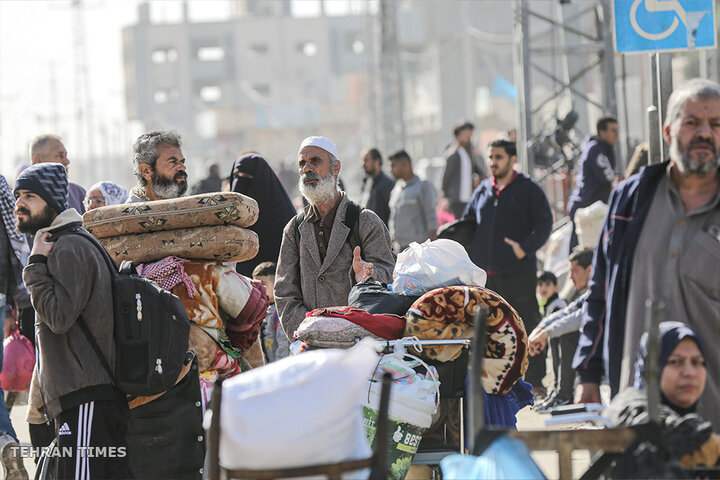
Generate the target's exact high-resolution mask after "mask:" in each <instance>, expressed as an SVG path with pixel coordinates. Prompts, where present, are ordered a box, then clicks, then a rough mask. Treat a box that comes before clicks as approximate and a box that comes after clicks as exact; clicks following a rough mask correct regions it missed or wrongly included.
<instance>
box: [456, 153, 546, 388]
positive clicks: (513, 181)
mask: <svg viewBox="0 0 720 480" xmlns="http://www.w3.org/2000/svg"><path fill="white" fill-rule="evenodd" d="M516 161H517V150H516V147H515V142H510V141H507V140H495V141H494V142H492V143H491V144H490V152H489V155H488V165H489V166H490V172H491V173H492V177H490V178H488V179H485V180H483V181H482V182H481V183H480V185H479V186H478V187H477V188H476V189H475V192H473V196H472V199H471V200H470V203H469V204H468V205H467V207H466V208H465V212H464V214H463V217H471V216H473V215H474V216H475V220H476V221H477V230H476V231H475V238H474V239H473V242H472V245H471V247H470V258H471V259H472V261H473V262H475V264H476V265H478V266H479V267H481V268H483V269H485V271H486V272H487V274H488V280H487V287H488V288H489V289H491V290H493V291H495V292H497V293H499V294H500V295H501V296H502V297H503V298H505V300H507V301H508V302H509V303H510V305H512V306H513V307H514V308H515V310H517V312H518V313H519V314H520V317H521V318H522V319H523V322H524V323H525V329H526V330H527V331H528V332H531V331H532V330H533V329H534V328H535V327H536V326H537V324H538V323H539V322H540V310H539V307H538V303H537V299H536V298H535V287H536V284H537V279H536V275H537V259H536V257H535V252H536V251H537V250H538V249H539V248H540V247H542V246H543V244H544V243H545V242H546V241H547V239H548V237H549V236H550V232H551V231H552V223H553V218H552V212H551V210H550V204H549V203H548V200H547V197H546V196H545V193H544V192H543V191H542V189H541V188H540V186H539V185H538V184H537V183H535V181H533V180H532V179H531V178H529V177H528V176H526V175H524V174H522V173H519V172H517V171H516V170H515V168H514V166H515V162H516ZM544 376H545V355H537V356H535V357H533V358H532V359H530V365H529V367H528V371H527V373H526V374H525V380H526V381H528V382H529V383H531V384H532V385H533V391H534V393H536V394H537V395H538V396H539V397H543V396H544V387H543V385H542V379H543V377H544Z"/></svg>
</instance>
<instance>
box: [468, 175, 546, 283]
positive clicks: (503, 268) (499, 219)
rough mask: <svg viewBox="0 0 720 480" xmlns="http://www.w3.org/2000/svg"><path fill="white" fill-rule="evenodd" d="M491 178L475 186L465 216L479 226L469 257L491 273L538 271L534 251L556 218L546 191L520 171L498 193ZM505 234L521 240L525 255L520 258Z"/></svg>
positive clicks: (519, 241) (541, 244)
mask: <svg viewBox="0 0 720 480" xmlns="http://www.w3.org/2000/svg"><path fill="white" fill-rule="evenodd" d="M492 180H493V179H492V178H488V179H485V180H483V181H482V183H480V185H479V186H478V188H476V189H475V192H474V193H473V196H472V199H471V200H470V203H468V205H467V207H465V212H464V213H463V218H465V217H472V216H474V217H475V220H476V222H477V229H476V230H475V238H474V240H473V243H472V246H471V248H470V259H471V260H472V261H473V262H474V263H475V264H476V265H477V266H479V267H480V268H484V269H485V270H488V271H490V272H491V273H493V272H494V273H499V274H504V273H527V272H535V271H536V270H537V260H536V257H535V252H536V251H537V250H538V249H539V248H540V247H542V246H543V244H545V242H546V241H547V239H548V237H550V232H551V231H552V224H553V217H552V211H551V210H550V204H549V203H548V200H547V197H546V196H545V193H544V192H543V191H542V189H541V188H540V186H539V185H538V184H537V183H535V181H534V180H532V179H531V178H529V177H527V176H526V175H523V174H522V173H519V174H518V175H517V177H516V178H515V179H514V180H513V181H511V182H510V183H509V184H507V185H506V186H505V188H504V189H503V190H502V192H501V193H500V194H499V195H497V196H496V195H495V193H494V192H493V187H492ZM505 237H507V238H510V239H511V240H515V241H516V242H518V243H520V247H521V248H522V249H523V250H524V251H525V256H524V257H523V258H522V259H518V258H517V257H516V256H515V253H514V252H513V249H512V247H510V245H508V244H507V243H505Z"/></svg>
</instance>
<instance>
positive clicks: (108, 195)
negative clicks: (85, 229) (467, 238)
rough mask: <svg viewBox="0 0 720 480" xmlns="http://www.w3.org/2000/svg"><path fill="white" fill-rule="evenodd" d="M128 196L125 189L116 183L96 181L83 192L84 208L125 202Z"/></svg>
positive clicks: (88, 208)
mask: <svg viewBox="0 0 720 480" xmlns="http://www.w3.org/2000/svg"><path fill="white" fill-rule="evenodd" d="M127 198H128V193H127V190H125V189H124V188H123V187H121V186H120V185H118V184H116V183H112V182H98V183H96V184H95V185H93V186H92V187H90V188H88V190H87V194H85V210H86V211H90V210H92V209H94V208H99V207H105V206H107V205H118V204H120V203H125V201H126V200H127Z"/></svg>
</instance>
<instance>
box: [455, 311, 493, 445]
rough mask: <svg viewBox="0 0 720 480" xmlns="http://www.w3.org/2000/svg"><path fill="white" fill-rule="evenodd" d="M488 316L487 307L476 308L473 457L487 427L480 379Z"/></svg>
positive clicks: (471, 417) (471, 416)
mask: <svg viewBox="0 0 720 480" xmlns="http://www.w3.org/2000/svg"><path fill="white" fill-rule="evenodd" d="M488 314H489V310H488V308H487V307H485V306H483V307H479V306H476V307H475V316H474V318H473V325H474V327H475V328H474V335H473V346H472V351H471V356H472V361H471V363H470V365H471V366H470V404H469V407H470V408H468V417H469V418H468V425H470V428H471V429H472V430H471V431H470V434H469V436H468V438H469V440H470V441H469V443H468V447H469V448H468V451H469V452H470V453H471V454H473V455H477V453H476V452H475V440H476V439H477V437H478V435H479V434H480V432H481V431H482V429H483V428H484V427H485V397H484V394H483V387H482V381H481V380H480V379H481V378H482V363H483V357H484V356H485V348H486V346H487V319H488ZM460 448H462V445H460Z"/></svg>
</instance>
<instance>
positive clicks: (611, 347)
mask: <svg viewBox="0 0 720 480" xmlns="http://www.w3.org/2000/svg"><path fill="white" fill-rule="evenodd" d="M663 137H664V139H665V141H666V142H667V143H668V145H669V146H670V161H669V162H665V163H663V164H660V165H650V166H648V167H646V168H644V169H642V170H641V171H640V172H639V173H638V174H636V175H633V176H631V177H629V178H628V179H627V180H626V181H624V182H623V183H621V184H620V185H619V186H618V188H617V189H616V190H615V191H614V192H613V193H612V195H611V196H610V202H609V211H608V214H607V217H606V218H605V225H604V227H603V233H602V236H601V240H600V243H599V245H598V248H597V249H596V252H595V257H594V259H593V276H592V280H591V282H590V296H589V297H588V300H587V312H586V314H585V316H584V319H583V326H582V333H581V336H580V342H579V345H578V350H577V352H576V353H575V360H574V362H573V366H574V367H575V369H576V370H577V372H578V375H579V377H580V382H581V388H580V390H579V392H578V395H577V398H576V399H577V400H578V401H581V402H599V401H600V391H599V384H600V382H601V380H602V377H603V374H604V375H606V376H607V379H608V381H609V383H610V387H611V393H612V395H613V396H614V395H615V394H617V393H618V392H619V390H621V389H622V388H623V387H624V386H626V385H628V384H631V383H632V380H633V378H632V367H631V366H632V363H633V361H634V359H635V357H636V354H637V346H638V341H639V338H640V336H641V334H642V333H643V330H644V327H645V325H644V319H645V301H646V299H652V300H655V301H662V302H663V303H664V309H663V310H662V311H661V312H660V314H659V317H660V318H658V321H667V320H677V321H681V322H685V323H687V324H688V325H690V326H691V327H693V328H694V329H696V331H697V332H698V333H699V334H700V337H701V338H703V341H706V342H707V343H708V344H718V342H720V328H719V327H720V275H719V274H718V272H720V171H719V169H720V85H718V84H716V83H714V82H711V81H708V80H701V79H694V80H691V81H690V82H688V83H687V84H685V85H683V86H682V87H680V88H679V89H677V90H676V91H674V92H673V94H672V95H671V96H670V99H669V101H668V108H667V117H666V119H665V125H664V126H663ZM705 360H706V362H707V374H708V375H707V387H706V388H705V393H704V394H703V396H702V397H701V399H700V402H699V404H698V414H700V415H701V416H702V417H703V418H705V419H706V420H709V421H711V422H712V424H713V427H714V430H716V431H717V429H718V428H720V409H718V408H717V406H716V404H717V398H718V397H719V396H720V355H708V356H707V357H706V359H705ZM690 386H691V385H690V384H688V387H690Z"/></svg>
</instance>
